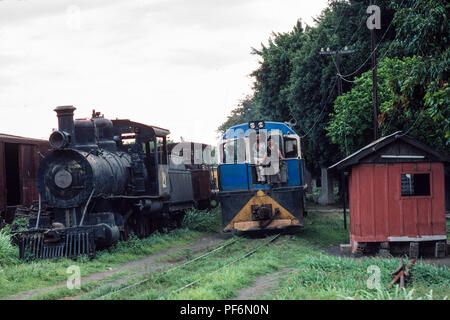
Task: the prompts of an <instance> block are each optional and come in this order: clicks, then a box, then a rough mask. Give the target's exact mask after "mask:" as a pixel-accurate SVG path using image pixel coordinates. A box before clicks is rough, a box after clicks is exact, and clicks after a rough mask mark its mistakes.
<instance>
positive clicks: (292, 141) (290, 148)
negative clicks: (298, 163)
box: [284, 137, 298, 159]
mask: <svg viewBox="0 0 450 320" xmlns="http://www.w3.org/2000/svg"><path fill="white" fill-rule="evenodd" d="M284 157H285V158H287V159H288V158H298V142H297V139H296V138H294V137H292V138H291V137H285V138H284Z"/></svg>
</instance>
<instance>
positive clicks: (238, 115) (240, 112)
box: [217, 96, 261, 133]
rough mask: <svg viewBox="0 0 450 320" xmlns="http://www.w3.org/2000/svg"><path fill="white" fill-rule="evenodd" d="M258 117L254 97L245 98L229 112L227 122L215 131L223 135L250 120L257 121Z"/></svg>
mask: <svg viewBox="0 0 450 320" xmlns="http://www.w3.org/2000/svg"><path fill="white" fill-rule="evenodd" d="M260 117H261V116H260V115H259V112H258V108H257V106H256V101H255V99H254V97H252V96H246V97H245V98H244V99H242V100H241V101H240V102H239V105H238V106H237V107H236V108H235V109H233V110H232V111H231V114H230V115H229V116H228V118H227V121H225V122H224V123H222V124H221V125H220V126H219V128H218V129H217V131H218V132H221V133H225V131H227V130H228V128H230V127H232V126H235V125H238V124H241V123H245V122H249V121H252V120H259V119H260Z"/></svg>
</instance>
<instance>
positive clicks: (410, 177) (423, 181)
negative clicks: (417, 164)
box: [401, 173, 431, 197]
mask: <svg viewBox="0 0 450 320" xmlns="http://www.w3.org/2000/svg"><path fill="white" fill-rule="evenodd" d="M401 183H402V197H414V196H429V195H430V194H431V190H430V174H429V173H403V174H402V175H401Z"/></svg>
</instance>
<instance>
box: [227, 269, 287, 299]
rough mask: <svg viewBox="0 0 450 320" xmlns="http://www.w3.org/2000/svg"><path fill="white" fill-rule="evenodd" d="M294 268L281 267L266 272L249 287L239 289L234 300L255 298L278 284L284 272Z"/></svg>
mask: <svg viewBox="0 0 450 320" xmlns="http://www.w3.org/2000/svg"><path fill="white" fill-rule="evenodd" d="M291 270H292V269H289V268H285V269H281V270H279V271H278V272H276V273H271V274H266V275H263V276H260V277H257V278H256V279H255V283H254V284H253V285H252V286H251V287H248V288H244V289H242V290H239V292H238V295H237V297H235V298H233V299H232V300H255V299H258V298H259V297H261V296H262V295H264V294H266V293H268V292H269V291H270V289H272V288H274V287H276V286H277V285H278V280H279V278H280V277H281V276H283V275H284V274H286V273H288V272H290V271H291Z"/></svg>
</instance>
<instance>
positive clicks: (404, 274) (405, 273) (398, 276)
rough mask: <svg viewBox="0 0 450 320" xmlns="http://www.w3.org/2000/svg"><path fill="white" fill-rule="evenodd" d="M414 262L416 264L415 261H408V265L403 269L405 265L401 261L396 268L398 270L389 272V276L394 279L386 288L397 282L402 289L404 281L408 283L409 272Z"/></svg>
mask: <svg viewBox="0 0 450 320" xmlns="http://www.w3.org/2000/svg"><path fill="white" fill-rule="evenodd" d="M415 262H416V259H411V260H409V263H408V265H407V266H406V267H405V264H404V263H403V259H401V261H400V265H399V266H398V268H397V269H396V270H395V271H394V272H391V276H393V277H394V279H392V281H391V283H390V284H389V285H388V286H387V288H388V289H389V288H390V287H391V286H392V285H393V284H395V283H397V282H399V284H400V288H404V287H405V283H406V281H408V280H409V279H410V277H411V274H410V273H409V271H410V269H411V268H412V266H413V265H414V263H415Z"/></svg>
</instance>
